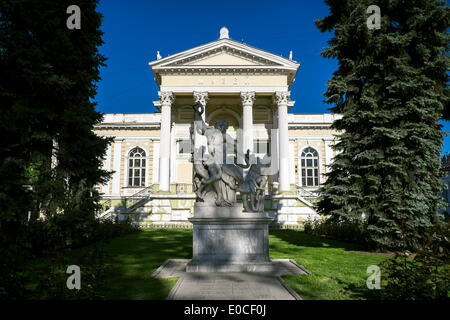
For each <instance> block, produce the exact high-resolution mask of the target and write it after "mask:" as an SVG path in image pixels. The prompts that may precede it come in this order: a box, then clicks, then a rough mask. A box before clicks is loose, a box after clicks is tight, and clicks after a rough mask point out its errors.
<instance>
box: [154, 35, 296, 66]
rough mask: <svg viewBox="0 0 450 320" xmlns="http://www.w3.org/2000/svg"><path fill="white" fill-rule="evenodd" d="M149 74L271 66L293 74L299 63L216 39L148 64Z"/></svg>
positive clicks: (236, 43)
mask: <svg viewBox="0 0 450 320" xmlns="http://www.w3.org/2000/svg"><path fill="white" fill-rule="evenodd" d="M149 65H150V66H151V68H152V70H153V71H158V70H164V69H173V68H183V67H186V68H201V67H204V68H221V67H225V68H227V67H242V68H245V67H247V68H248V67H255V68H264V67H275V68H280V69H285V70H289V71H293V72H296V71H297V69H298V67H299V66H300V64H299V63H297V62H295V61H292V60H289V59H286V58H283V57H281V56H279V55H275V54H272V53H269V52H267V51H264V50H261V49H257V48H255V47H252V46H249V45H247V44H245V43H241V42H237V41H234V40H231V39H219V40H216V41H213V42H210V43H207V44H205V45H202V46H199V47H195V48H193V49H190V50H186V51H183V52H180V53H177V54H174V55H170V56H168V57H166V58H164V59H159V60H155V61H152V62H150V63H149Z"/></svg>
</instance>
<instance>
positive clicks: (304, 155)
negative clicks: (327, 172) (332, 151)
mask: <svg viewBox="0 0 450 320" xmlns="http://www.w3.org/2000/svg"><path fill="white" fill-rule="evenodd" d="M308 149H309V150H308ZM312 151H313V152H314V153H315V154H314V153H313V152H312ZM308 154H312V156H308ZM307 160H311V166H308V162H307ZM315 160H316V164H315ZM299 168H300V170H299V172H298V174H299V180H300V181H299V182H300V186H302V187H304V188H311V189H313V188H319V187H320V184H321V177H320V171H321V170H320V153H319V151H317V149H315V148H313V147H311V146H307V147H305V148H304V149H303V150H302V151H301V153H300V156H299ZM308 170H311V174H308ZM303 172H305V174H303ZM308 179H312V184H309V183H308Z"/></svg>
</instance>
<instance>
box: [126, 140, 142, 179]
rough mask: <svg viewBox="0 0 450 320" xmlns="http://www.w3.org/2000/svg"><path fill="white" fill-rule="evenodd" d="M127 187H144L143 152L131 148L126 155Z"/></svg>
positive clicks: (139, 149)
mask: <svg viewBox="0 0 450 320" xmlns="http://www.w3.org/2000/svg"><path fill="white" fill-rule="evenodd" d="M128 186H130V187H144V186H145V151H144V150H142V149H141V148H139V147H136V148H133V149H132V150H131V151H130V153H129V155H128Z"/></svg>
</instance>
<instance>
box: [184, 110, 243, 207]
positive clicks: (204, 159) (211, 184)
mask: <svg viewBox="0 0 450 320" xmlns="http://www.w3.org/2000/svg"><path fill="white" fill-rule="evenodd" d="M193 107H194V119H195V124H194V130H196V131H197V133H198V134H200V135H203V136H206V138H207V144H208V145H207V148H208V154H207V153H206V150H205V147H204V146H202V147H201V148H200V149H199V150H195V151H194V152H195V154H194V173H195V176H194V189H195V193H196V194H197V198H198V200H199V201H203V202H214V203H215V204H216V205H217V206H232V205H233V203H235V202H236V191H240V190H241V188H240V186H242V185H243V183H244V178H243V176H242V173H241V172H240V171H239V169H238V168H237V167H236V166H235V165H234V164H227V163H225V162H226V140H227V139H226V131H227V129H228V122H227V121H226V120H219V121H217V122H216V125H215V126H214V127H212V126H207V125H206V124H205V122H204V121H203V119H202V117H201V114H202V113H203V112H204V108H203V105H202V104H201V103H200V102H197V103H195V104H194V106H193Z"/></svg>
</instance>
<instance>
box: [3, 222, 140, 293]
mask: <svg viewBox="0 0 450 320" xmlns="http://www.w3.org/2000/svg"><path fill="white" fill-rule="evenodd" d="M139 231H140V229H138V228H136V227H134V226H132V224H131V220H129V219H127V220H123V221H120V222H119V221H117V220H116V221H112V220H108V221H100V220H97V219H91V220H86V219H81V218H79V216H77V215H74V216H67V215H56V216H54V217H52V218H50V219H46V220H45V221H44V220H37V221H34V222H33V223H32V224H30V225H29V226H28V228H27V229H26V232H24V233H22V234H20V237H19V239H20V243H18V244H17V245H15V246H12V245H10V246H8V247H4V248H0V255H1V257H2V259H1V261H0V272H1V273H2V274H4V275H5V276H4V277H1V278H0V299H101V298H103V294H102V293H101V292H102V290H103V289H102V286H103V285H104V277H105V272H106V268H107V267H106V264H105V261H104V260H105V254H104V251H103V247H104V244H105V243H109V242H110V241H111V240H112V239H113V238H115V237H118V236H123V235H126V234H131V233H137V232H139ZM91 244H93V245H91ZM77 248H78V249H77ZM72 264H75V265H79V266H80V269H81V277H82V279H83V280H82V289H81V290H80V291H77V290H68V289H67V287H66V280H67V277H68V275H67V274H66V273H65V270H66V268H67V266H69V265H72Z"/></svg>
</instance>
